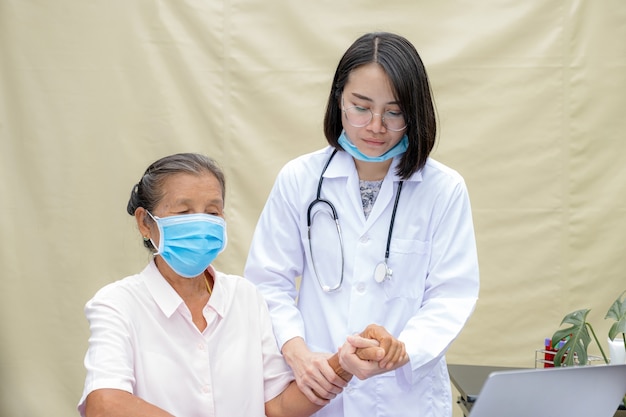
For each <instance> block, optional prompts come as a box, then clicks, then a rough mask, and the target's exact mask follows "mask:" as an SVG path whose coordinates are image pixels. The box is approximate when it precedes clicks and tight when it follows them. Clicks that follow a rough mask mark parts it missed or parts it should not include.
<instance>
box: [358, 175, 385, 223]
mask: <svg viewBox="0 0 626 417" xmlns="http://www.w3.org/2000/svg"><path fill="white" fill-rule="evenodd" d="M382 184H383V180H380V181H363V180H360V181H359V186H360V188H361V203H362V204H363V213H364V214H365V218H366V219H367V218H368V217H369V215H370V212H371V211H372V207H374V201H376V197H378V192H379V191H380V187H381V185H382Z"/></svg>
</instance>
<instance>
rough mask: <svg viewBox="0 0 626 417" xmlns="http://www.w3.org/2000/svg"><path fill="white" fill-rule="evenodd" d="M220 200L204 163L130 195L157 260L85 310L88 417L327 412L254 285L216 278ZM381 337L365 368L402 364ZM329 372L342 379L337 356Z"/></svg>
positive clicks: (221, 241) (158, 167)
mask: <svg viewBox="0 0 626 417" xmlns="http://www.w3.org/2000/svg"><path fill="white" fill-rule="evenodd" d="M224 197H225V180H224V175H223V173H222V171H221V170H220V169H219V167H218V166H217V165H216V163H215V162H214V161H213V160H211V159H210V158H207V157H205V156H202V155H198V154H176V155H171V156H167V157H164V158H162V159H160V160H158V161H156V162H154V163H153V164H152V165H150V166H149V167H148V169H147V170H146V171H145V173H144V175H143V176H142V178H141V180H140V181H139V183H137V184H136V185H135V186H134V187H133V189H132V192H131V196H130V200H129V202H128V207H127V211H128V213H129V214H130V215H132V216H134V217H135V219H136V221H137V226H138V228H139V232H140V233H141V236H142V238H143V242H144V245H145V246H146V247H147V248H148V249H149V250H150V251H152V253H153V255H154V258H153V259H152V261H151V262H150V263H149V264H148V265H147V266H146V267H145V268H144V270H143V271H141V272H140V273H139V274H136V275H133V276H129V277H127V278H125V279H122V280H120V281H117V282H114V283H112V284H109V285H107V286H105V287H104V288H102V289H101V290H100V291H98V292H97V294H96V295H95V296H94V297H93V298H92V299H91V300H90V301H89V302H88V303H87V305H86V307H85V314H86V317H87V319H88V321H89V324H90V330H91V337H90V339H89V348H88V351H87V354H86V356H85V367H86V368H87V377H86V381H85V387H84V391H83V395H82V398H81V400H80V402H79V405H78V410H79V412H80V414H81V415H82V416H88V417H94V416H134V417H139V416H155V417H156V416H182V417H200V416H224V417H234V416H245V417H253V416H265V415H267V416H269V417H273V416H308V415H310V414H312V413H313V412H315V411H316V410H319V409H320V408H321V407H322V406H324V405H325V404H327V403H328V400H325V399H317V398H316V399H314V402H312V401H311V400H309V399H307V398H306V397H305V396H304V395H303V394H302V393H301V391H300V390H299V389H298V387H297V385H296V384H295V382H294V376H293V374H292V372H291V370H290V368H289V367H288V366H287V364H286V363H285V361H284V359H283V357H282V356H281V354H280V352H279V350H278V348H277V345H276V341H275V338H274V335H273V333H272V327H271V322H270V319H269V314H268V310H267V306H266V304H265V302H264V300H263V298H262V296H261V295H260V294H259V293H258V292H257V290H256V288H255V287H254V285H253V284H251V283H250V282H248V281H247V280H244V279H241V277H238V276H233V275H227V274H224V273H221V272H218V271H216V270H215V269H214V268H213V267H212V266H211V263H212V262H213V260H214V259H215V258H216V257H217V256H218V254H219V253H220V252H222V251H223V250H224V248H225V246H226V240H227V239H226V223H225V221H224ZM385 336H386V335H384V334H382V333H377V332H376V331H373V332H370V334H369V336H368V337H371V338H376V339H379V340H380V342H381V343H380V345H381V347H383V348H384V350H383V349H381V348H376V347H373V348H371V349H370V350H369V351H370V352H371V354H372V356H370V358H377V359H380V358H382V357H383V356H384V355H385V354H386V356H387V357H390V356H393V358H392V360H399V359H400V358H401V356H402V354H403V351H402V346H399V345H397V344H395V345H394V344H393V342H390V341H389V340H391V339H389V338H387V339H386V338H385ZM351 339H352V341H353V345H358V342H356V343H355V342H354V340H353V338H351ZM361 342H362V343H363V344H362V345H360V346H362V347H365V346H374V343H373V342H372V343H368V341H367V340H364V339H363V340H361ZM353 345H349V347H350V348H349V349H346V354H354V348H353V347H352V346H353ZM347 351H349V352H347ZM381 351H382V352H381ZM331 365H332V366H333V368H334V369H336V370H337V372H338V373H341V369H340V367H339V365H338V359H337V356H336V355H335V356H334V357H333V358H332V360H331ZM343 376H344V378H345V379H349V376H350V375H347V376H346V375H345V373H343ZM346 383H347V382H346ZM344 386H345V385H344Z"/></svg>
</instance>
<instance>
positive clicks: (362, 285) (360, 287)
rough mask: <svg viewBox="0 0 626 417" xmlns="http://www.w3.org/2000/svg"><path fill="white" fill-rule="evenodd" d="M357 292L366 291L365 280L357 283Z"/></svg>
mask: <svg viewBox="0 0 626 417" xmlns="http://www.w3.org/2000/svg"><path fill="white" fill-rule="evenodd" d="M356 292H358V293H359V294H363V293H364V292H365V283H364V282H359V283H358V284H357V286H356Z"/></svg>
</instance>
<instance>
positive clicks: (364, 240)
mask: <svg viewBox="0 0 626 417" xmlns="http://www.w3.org/2000/svg"><path fill="white" fill-rule="evenodd" d="M359 241H360V242H361V243H367V242H369V241H370V238H369V236H367V235H365V236H361V239H359Z"/></svg>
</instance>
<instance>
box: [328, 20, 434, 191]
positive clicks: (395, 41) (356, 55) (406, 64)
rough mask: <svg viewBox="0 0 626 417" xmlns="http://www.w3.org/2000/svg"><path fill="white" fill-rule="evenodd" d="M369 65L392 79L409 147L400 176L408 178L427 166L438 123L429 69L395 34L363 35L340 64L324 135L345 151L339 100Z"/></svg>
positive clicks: (403, 40) (410, 47)
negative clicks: (353, 76) (356, 73)
mask: <svg viewBox="0 0 626 417" xmlns="http://www.w3.org/2000/svg"><path fill="white" fill-rule="evenodd" d="M370 63H377V64H379V65H380V66H381V68H382V69H383V71H384V72H385V73H386V74H387V76H388V77H389V80H390V82H391V85H392V88H393V90H394V95H395V99H396V100H397V102H398V104H399V106H400V110H402V112H403V113H404V116H405V118H406V122H407V130H406V135H407V136H408V138H409V146H408V149H407V150H406V152H405V153H404V155H403V156H402V159H401V162H400V165H399V166H398V171H397V174H398V175H399V176H400V177H401V178H402V179H407V178H408V177H409V176H411V174H413V173H415V172H416V171H418V170H420V169H422V168H423V167H424V165H425V164H426V161H427V159H428V156H429V155H430V152H431V151H432V149H433V147H434V146H435V139H436V136H437V121H436V115H435V105H434V103H433V98H432V91H431V87H430V82H429V81H428V74H427V73H426V68H425V67H424V64H423V62H422V59H421V58H420V56H419V53H418V52H417V50H416V49H415V47H414V46H413V44H412V43H411V42H409V41H408V40H407V39H406V38H404V37H402V36H400V35H397V34H394V33H388V32H373V33H368V34H365V35H363V36H361V37H360V38H358V39H357V40H356V41H354V43H353V44H352V45H351V46H350V47H349V48H348V50H347V51H346V52H345V53H344V54H343V56H342V57H341V60H340V61H339V64H338V66H337V70H336V71H335V76H334V78H333V84H332V86H331V89H330V94H329V95H328V103H327V105H326V114H325V116H324V135H325V136H326V140H327V141H328V143H329V144H330V145H331V146H333V147H335V148H337V149H340V150H341V149H342V148H341V145H339V142H338V139H339V135H340V134H341V131H342V130H343V126H342V123H341V111H342V110H341V107H340V104H339V100H340V98H341V94H342V93H343V89H344V87H345V85H346V83H347V81H348V77H349V76H350V73H351V72H352V71H353V70H354V69H356V68H358V67H361V66H363V65H366V64H370Z"/></svg>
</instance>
